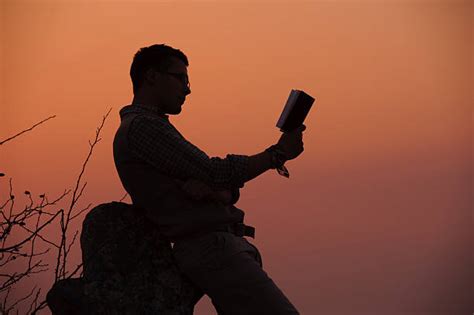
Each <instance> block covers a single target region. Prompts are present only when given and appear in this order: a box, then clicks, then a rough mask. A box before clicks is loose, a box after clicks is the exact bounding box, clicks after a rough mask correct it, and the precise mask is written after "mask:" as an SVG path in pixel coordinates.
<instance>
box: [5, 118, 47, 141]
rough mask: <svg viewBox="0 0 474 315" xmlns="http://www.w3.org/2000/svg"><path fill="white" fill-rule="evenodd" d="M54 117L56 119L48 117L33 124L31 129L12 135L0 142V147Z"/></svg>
mask: <svg viewBox="0 0 474 315" xmlns="http://www.w3.org/2000/svg"><path fill="white" fill-rule="evenodd" d="M54 117H56V115H53V116H50V117H48V118H46V119H43V120H42V121H40V122H38V123H36V124H34V125H33V126H32V127H30V128H28V129H25V130H23V131H21V132H19V133H17V134H16V135H14V136H11V137H10V138H7V139H5V140H2V141H0V145H2V144H4V143H5V142H7V141H10V140H13V139H15V138H16V137H18V136H20V135H22V134H24V133H25V132H28V131H30V130H33V128H35V127H36V126H38V125H41V124H42V123H44V122H46V121H48V120H50V119H52V118H54Z"/></svg>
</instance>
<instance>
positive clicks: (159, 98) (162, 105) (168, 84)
mask: <svg viewBox="0 0 474 315" xmlns="http://www.w3.org/2000/svg"><path fill="white" fill-rule="evenodd" d="M188 65H189V63H188V58H187V57H186V55H185V54H184V53H183V52H181V51H180V50H178V49H175V48H172V47H170V46H166V45H164V44H161V45H152V46H149V47H143V48H140V50H138V52H137V53H136V54H135V57H134V58H133V62H132V66H131V68H130V77H131V79H132V84H133V94H134V103H148V104H149V105H153V106H157V107H158V108H159V109H161V111H162V112H164V113H166V114H179V113H180V112H181V105H182V104H183V103H184V101H185V99H186V95H188V94H190V93H191V90H190V89H189V80H188V71H187V68H186V67H187V66H188Z"/></svg>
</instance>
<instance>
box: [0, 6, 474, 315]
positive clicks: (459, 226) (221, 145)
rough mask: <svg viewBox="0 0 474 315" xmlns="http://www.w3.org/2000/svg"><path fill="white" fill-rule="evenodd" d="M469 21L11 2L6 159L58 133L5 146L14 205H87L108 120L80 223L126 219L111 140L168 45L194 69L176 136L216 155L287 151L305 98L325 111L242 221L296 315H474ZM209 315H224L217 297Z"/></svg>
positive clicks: (417, 12)
mask: <svg viewBox="0 0 474 315" xmlns="http://www.w3.org/2000/svg"><path fill="white" fill-rule="evenodd" d="M473 10H474V7H473V3H472V2H470V1H457V0H453V1H451V0H445V1H434V0H433V1H431V0H424V1H422V0H416V1H411V0H387V1H382V0H379V1H377V0H370V1H369V0H364V1H359V0H352V1H349V0H347V1H338V0H333V1H298V0H296V1H291V2H290V1H252V2H251V1H133V2H132V1H110V0H108V1H84V0H81V1H78V0H77V1H66V0H64V1H46V0H44V1H24V0H20V1H16V0H15V1H12V0H4V1H2V2H0V21H1V22H0V23H1V24H0V27H1V29H0V36H1V37H0V38H1V41H0V45H1V50H0V69H1V71H0V74H1V77H0V80H1V81H0V83H1V86H0V119H1V120H0V121H1V123H0V140H1V139H5V138H7V137H9V136H11V135H13V134H15V133H17V132H19V131H21V130H24V129H26V128H28V127H31V126H32V125H33V124H35V123H36V122H38V121H40V120H42V119H44V118H46V117H49V116H51V115H56V117H55V118H53V119H51V120H49V121H47V122H45V123H44V124H42V125H40V126H38V127H37V128H35V129H34V130H33V131H31V132H29V133H26V134H24V135H22V136H21V137H18V138H16V139H15V140H13V141H10V142H8V143H5V144H4V145H2V146H0V168H1V169H0V172H3V173H5V177H3V178H0V203H3V202H4V200H6V198H8V194H9V192H8V189H9V187H8V179H9V178H12V180H13V185H14V190H15V191H18V192H22V191H23V190H29V191H31V192H32V193H33V194H40V193H47V194H48V195H50V196H57V195H59V194H60V193H61V192H63V190H64V189H65V188H71V187H73V186H74V184H75V181H76V178H77V176H78V174H79V171H80V167H81V165H82V162H83V160H84V159H85V157H86V154H87V152H88V149H89V144H88V140H89V139H92V138H93V136H94V135H95V130H96V127H97V126H98V125H99V123H100V121H101V119H102V117H103V115H104V114H105V113H106V112H107V111H108V110H109V109H111V113H110V116H109V117H108V118H107V120H106V122H105V126H104V128H103V131H102V140H101V141H100V142H99V144H98V146H97V147H96V150H95V151H94V153H93V156H92V158H91V161H90V163H89V165H88V167H87V169H86V173H85V174H84V176H85V180H86V181H87V187H86V189H85V191H84V195H83V197H82V199H81V205H82V204H84V205H87V204H88V203H92V204H93V205H97V204H100V203H105V202H110V201H113V200H119V199H120V198H121V197H122V196H123V194H124V189H123V188H122V186H121V183H120V180H119V178H118V175H117V173H116V170H115V167H114V162H113V157H112V139H113V136H114V133H115V131H116V129H117V127H118V125H119V122H120V121H119V116H118V111H119V110H120V108H122V107H123V106H125V105H128V104H130V103H131V100H132V98H133V92H132V85H131V81H130V77H129V69H130V64H131V61H132V58H133V55H134V54H135V52H136V51H137V50H138V49H139V48H140V47H145V46H149V45H152V44H158V43H165V44H168V45H171V46H173V47H175V48H179V49H180V50H182V51H183V52H184V53H185V54H186V55H187V57H188V59H189V67H188V73H189V79H190V83H191V90H192V93H191V94H190V95H189V96H188V97H187V100H186V103H185V104H184V106H183V110H182V112H181V114H180V115H178V116H172V117H171V118H170V120H171V122H172V123H173V124H174V125H175V126H176V127H177V128H178V129H179V130H180V132H181V133H182V134H183V135H184V136H185V137H186V138H187V139H188V140H189V141H191V142H192V143H194V144H195V145H196V146H198V147H199V148H201V149H202V150H203V151H205V152H206V153H207V154H208V155H209V156H220V157H224V156H225V155H226V154H228V153H232V154H247V155H253V154H256V153H259V152H261V151H263V150H264V149H265V148H267V147H268V146H270V145H272V144H274V143H276V142H277V141H278V138H279V137H280V131H279V130H278V128H276V127H275V124H276V121H277V119H278V117H279V115H280V113H281V110H282V108H283V105H284V104H285V102H286V99H287V97H288V95H289V92H290V91H291V89H301V90H304V91H305V92H306V93H308V94H310V95H312V96H313V97H314V98H315V99H316V101H315V103H314V105H313V108H312V110H311V112H310V113H309V115H308V117H307V118H306V121H305V125H306V127H307V129H306V131H305V132H304V138H303V141H304V148H305V151H304V152H303V154H302V155H301V156H300V157H298V158H297V159H295V160H292V161H289V162H288V163H287V167H288V169H289V171H290V174H291V175H290V178H289V179H286V178H283V177H281V176H279V175H278V174H277V173H276V172H275V171H268V172H266V173H264V174H263V175H261V176H260V177H258V178H256V179H255V180H253V181H251V182H248V183H246V184H245V187H244V188H243V189H242V190H241V198H240V200H239V202H238V204H237V207H239V208H241V209H242V210H244V211H245V212H246V217H245V218H246V223H247V224H250V225H252V226H255V227H256V230H257V232H256V239H255V240H251V242H252V243H254V244H255V245H256V246H257V247H258V248H259V249H260V251H261V254H262V256H263V263H264V269H265V271H266V272H267V273H268V274H269V275H270V277H271V278H272V279H273V280H274V281H275V282H276V283H277V285H278V286H279V287H280V288H281V289H282V290H283V291H284V293H285V294H286V295H287V296H288V298H289V299H290V300H291V301H292V303H293V304H294V305H295V306H296V307H297V308H298V310H299V311H300V312H301V314H319V313H324V314H334V315H336V314H337V315H339V314H408V313H409V314H415V313H416V314H435V313H436V314H470V313H472V312H473V311H474V293H473V290H472V283H473V282H472V281H473V273H472V270H471V269H472V268H471V267H472V259H473V247H472V237H473V235H472V224H473V220H472V210H473V199H472V196H473V187H472V152H473V151H472V144H473V142H472V120H473V115H472V105H473V94H472V87H473V86H474V85H473V60H472V56H473V50H472V43H473V41H472V39H473V33H472V31H473V21H474V19H473V14H474V11H473ZM19 195H20V194H19ZM19 198H20V197H19ZM22 201H23V202H26V199H25V200H23V199H21V198H20V199H19V201H18V202H19V204H21V202H22ZM126 201H127V200H126ZM128 202H130V201H129V200H128ZM81 220H82V219H79V221H81ZM79 221H78V222H77V223H76V226H74V227H76V228H79V227H80V223H81V222H79ZM48 233H50V236H52V237H53V236H54V235H57V233H59V230H58V227H56V228H54V227H52V228H51V229H50V230H49V231H48ZM71 259H72V261H71V263H77V262H79V259H80V251H79V248H75V249H74V252H73V254H72V257H71ZM40 279H41V280H38V284H39V285H41V286H43V287H44V288H45V290H47V289H48V288H49V286H50V285H51V283H50V281H51V279H50V278H48V276H46V275H44V276H42V278H40ZM29 285H30V286H31V283H30V284H29ZM23 286H24V287H25V288H27V287H28V285H26V284H25V285H23ZM22 288H23V287H22ZM25 288H24V289H25ZM25 290H26V289H25ZM17 294H20V293H17ZM195 313H196V314H197V315H207V314H215V311H214V310H213V308H212V305H211V304H210V302H209V300H208V299H207V298H204V299H203V300H202V301H201V302H200V303H199V304H198V305H197V307H196V312H195ZM45 314H47V312H45Z"/></svg>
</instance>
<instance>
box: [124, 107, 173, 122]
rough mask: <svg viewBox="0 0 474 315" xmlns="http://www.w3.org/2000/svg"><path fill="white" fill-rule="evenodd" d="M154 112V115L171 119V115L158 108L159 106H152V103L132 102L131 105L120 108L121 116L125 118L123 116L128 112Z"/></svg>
mask: <svg viewBox="0 0 474 315" xmlns="http://www.w3.org/2000/svg"><path fill="white" fill-rule="evenodd" d="M132 113H134V114H143V113H145V114H153V115H156V116H159V117H161V118H164V119H166V120H167V121H169V117H168V115H166V114H164V113H163V112H162V111H160V109H158V108H157V107H154V106H151V105H145V104H130V105H126V106H124V107H123V108H122V109H121V110H120V117H122V118H123V116H125V115H127V114H132Z"/></svg>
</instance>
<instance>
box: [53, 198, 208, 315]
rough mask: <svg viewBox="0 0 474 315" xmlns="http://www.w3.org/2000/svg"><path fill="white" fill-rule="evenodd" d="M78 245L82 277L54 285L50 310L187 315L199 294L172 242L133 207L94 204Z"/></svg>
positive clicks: (117, 203) (115, 203)
mask: <svg viewBox="0 0 474 315" xmlns="http://www.w3.org/2000/svg"><path fill="white" fill-rule="evenodd" d="M81 248H82V260H83V264H84V265H83V277H82V278H81V279H69V280H63V282H61V281H60V282H58V283H56V284H55V286H53V288H52V289H51V291H50V292H49V293H48V296H50V300H48V305H50V308H51V310H52V311H53V314H68V315H69V314H74V313H72V312H66V313H64V312H62V311H57V312H56V311H54V308H56V309H58V310H60V309H61V310H66V309H67V308H68V307H70V306H75V308H74V309H75V310H79V311H80V312H81V313H77V314H166V315H188V314H189V315H190V314H193V309H194V306H195V304H196V303H197V301H198V300H199V299H200V298H201V297H202V293H201V292H200V290H199V289H198V288H197V287H195V286H194V285H193V284H192V283H191V282H190V281H189V280H188V279H187V278H186V277H185V276H184V275H183V274H181V273H180V271H179V270H178V268H177V266H176V264H175V262H174V258H173V255H172V248H171V243H170V242H169V241H168V240H166V238H164V237H163V236H162V235H160V233H159V231H158V229H157V228H156V226H154V225H153V224H152V223H151V222H150V221H148V220H146V218H145V216H144V215H143V213H142V212H141V211H140V209H137V208H135V207H133V206H131V205H128V204H125V203H121V202H112V203H105V204H101V205H99V206H97V207H95V208H93V209H92V210H91V211H90V212H89V213H88V214H87V216H86V218H85V219H84V223H83V227H82V234H81ZM67 281H69V282H67ZM81 288H82V292H81ZM73 292H77V293H76V294H77V295H76V298H73V297H71V296H74V294H73ZM50 301H54V302H52V303H53V304H54V306H53V307H51V306H52V305H51V304H50ZM58 301H61V302H58ZM58 305H59V307H58ZM77 305H81V306H80V307H78V306H77Z"/></svg>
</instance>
